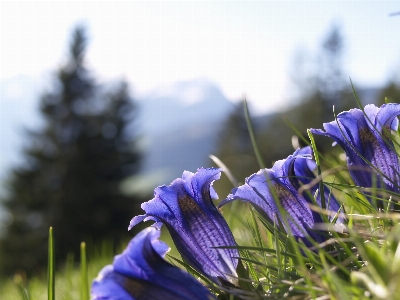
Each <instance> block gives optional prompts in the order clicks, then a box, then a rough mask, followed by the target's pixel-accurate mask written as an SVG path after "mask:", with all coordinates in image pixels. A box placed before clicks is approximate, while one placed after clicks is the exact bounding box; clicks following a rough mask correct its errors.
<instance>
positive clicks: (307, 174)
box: [290, 146, 343, 224]
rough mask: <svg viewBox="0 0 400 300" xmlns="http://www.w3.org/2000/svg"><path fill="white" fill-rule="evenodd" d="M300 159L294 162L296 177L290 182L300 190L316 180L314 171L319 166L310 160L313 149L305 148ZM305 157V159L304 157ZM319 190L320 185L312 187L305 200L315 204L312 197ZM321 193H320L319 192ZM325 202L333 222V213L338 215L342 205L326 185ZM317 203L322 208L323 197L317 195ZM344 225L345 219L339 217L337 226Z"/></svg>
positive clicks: (330, 219)
mask: <svg viewBox="0 0 400 300" xmlns="http://www.w3.org/2000/svg"><path fill="white" fill-rule="evenodd" d="M297 155H298V157H297V158H296V159H295V162H294V174H293V175H294V176H293V177H291V179H290V181H291V182H292V184H293V186H294V187H295V188H296V189H297V190H298V189H299V188H300V187H301V186H302V185H307V184H310V183H311V181H313V180H314V179H315V175H314V173H313V170H315V169H316V167H317V164H316V163H315V161H314V160H312V159H308V158H307V157H310V156H311V155H312V150H311V147H309V146H307V147H303V148H301V149H299V150H298V152H297ZM302 156H304V157H302ZM317 189H319V184H314V185H312V186H311V187H310V189H309V191H308V193H307V192H303V194H302V195H303V196H304V198H305V199H306V200H307V202H308V203H313V200H312V199H311V197H310V195H315V193H316V192H317ZM318 193H319V192H318ZM324 200H325V207H327V209H328V210H329V211H330V212H331V214H329V221H332V220H333V217H334V215H333V214H332V213H336V212H338V211H339V209H340V204H339V202H338V201H337V200H336V198H335V196H334V195H333V194H332V193H331V190H330V189H329V188H328V187H327V186H325V185H324ZM315 201H316V203H317V205H318V206H319V207H322V203H321V201H322V197H321V196H320V195H319V194H317V197H316V198H315ZM339 223H343V218H342V217H340V216H338V218H337V220H336V224H339Z"/></svg>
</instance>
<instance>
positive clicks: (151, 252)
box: [91, 227, 215, 300]
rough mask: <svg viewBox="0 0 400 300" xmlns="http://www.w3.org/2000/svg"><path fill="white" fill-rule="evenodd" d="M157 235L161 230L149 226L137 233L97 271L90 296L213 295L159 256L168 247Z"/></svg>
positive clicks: (179, 299) (131, 299)
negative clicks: (111, 260) (111, 261)
mask: <svg viewBox="0 0 400 300" xmlns="http://www.w3.org/2000/svg"><path fill="white" fill-rule="evenodd" d="M159 236H160V231H159V230H157V229H155V228H151V227H150V228H146V229H144V230H143V231H141V232H140V233H139V234H137V235H136V236H135V237H134V238H133V239H132V240H131V242H130V243H129V245H128V247H127V248H126V249H125V251H124V252H123V253H122V254H120V255H117V256H116V257H115V258H114V263H113V265H108V266H106V267H104V268H103V269H102V270H101V271H100V273H99V275H98V277H97V278H96V279H95V280H94V281H93V284H92V291H91V297H92V298H91V299H92V300H135V299H154V300H157V299H159V300H166V299H171V300H191V299H197V300H206V299H215V298H214V297H213V296H212V295H211V294H210V292H209V290H208V289H207V288H205V287H204V286H203V285H201V284H200V282H198V281H197V280H196V279H195V278H194V277H192V276H191V275H189V274H188V273H186V272H184V271H183V270H181V269H179V268H177V267H175V266H173V265H171V264H169V263H168V262H166V261H165V260H164V259H163V258H162V257H163V256H164V255H165V253H166V252H167V251H168V250H169V248H168V246H167V245H166V244H164V243H163V242H161V241H159V240H158V238H159Z"/></svg>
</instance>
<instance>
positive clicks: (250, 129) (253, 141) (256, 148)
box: [243, 98, 265, 169]
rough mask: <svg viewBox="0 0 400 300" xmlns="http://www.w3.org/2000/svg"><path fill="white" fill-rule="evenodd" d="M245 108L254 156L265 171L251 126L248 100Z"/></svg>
mask: <svg viewBox="0 0 400 300" xmlns="http://www.w3.org/2000/svg"><path fill="white" fill-rule="evenodd" d="M243 108H244V115H245V117H246V124H247V129H248V130H249V135H250V140H251V145H252V146H253V150H254V154H255V156H256V158H257V162H258V165H259V166H260V168H261V169H265V166H264V162H263V160H262V158H261V154H260V151H259V150H258V146H257V142H256V138H255V136H254V130H253V125H252V124H251V119H250V113H249V108H248V107H247V101H246V98H244V99H243Z"/></svg>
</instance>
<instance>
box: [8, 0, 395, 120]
mask: <svg viewBox="0 0 400 300" xmlns="http://www.w3.org/2000/svg"><path fill="white" fill-rule="evenodd" d="M398 11H400V2H399V1H368V0H367V1H366V0H363V1H102V2H100V1H64V2H62V1H46V2H40V1H34V2H20V1H12V2H11V1H10V2H6V1H2V2H1V49H2V50H1V80H6V79H7V78H11V77H14V76H16V75H20V74H25V75H29V76H33V77H35V78H40V79H42V78H43V80H45V79H44V78H46V77H43V75H45V74H49V72H51V71H53V70H55V68H56V67H57V66H58V65H60V64H61V63H62V62H63V60H64V59H65V52H66V49H67V41H68V39H69V34H70V30H71V29H72V28H73V27H74V25H75V24H77V23H79V22H84V23H85V24H87V25H88V28H89V32H90V45H89V51H88V64H89V65H90V66H91V67H93V68H94V69H95V70H96V71H97V72H98V73H99V75H100V76H101V78H103V79H108V78H115V77H121V76H122V77H125V78H126V79H128V80H129V81H130V82H131V83H133V86H134V91H136V93H145V92H146V91H149V90H151V89H153V88H155V87H158V86H168V85H169V84H171V83H173V82H175V81H179V80H190V79H195V78H208V79H211V80H214V81H216V82H217V83H218V84H219V85H220V86H221V88H222V90H223V92H224V93H225V95H226V96H227V97H229V98H230V99H233V100H238V99H240V98H241V97H242V95H243V94H246V96H247V97H248V99H249V100H250V102H251V103H252V105H253V107H254V108H256V111H257V112H258V113H259V112H265V111H268V110H272V109H275V108H279V107H281V106H282V104H284V103H286V104H287V103H288V102H287V101H288V99H289V98H290V85H289V78H288V70H289V67H290V63H291V61H292V58H293V55H294V53H295V51H296V49H297V48H299V47H302V48H304V49H308V50H309V51H316V49H317V47H318V45H319V43H320V42H321V39H322V38H323V36H324V34H325V33H326V32H327V31H328V28H329V26H330V25H331V24H333V23H336V24H339V25H340V26H341V28H342V29H343V33H344V35H345V38H346V60H345V66H346V75H347V76H348V77H351V78H352V79H353V81H355V82H356V83H361V84H365V85H380V84H383V83H384V82H385V80H386V79H387V78H388V76H389V74H390V73H391V72H392V71H393V70H395V69H396V68H398V67H399V65H400V38H399V35H398V33H399V32H400V30H399V29H400V16H397V17H389V14H390V13H393V12H398ZM3 100H4V99H2V100H1V101H3ZM284 100H286V102H285V101H284Z"/></svg>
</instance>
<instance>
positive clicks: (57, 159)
mask: <svg viewBox="0 0 400 300" xmlns="http://www.w3.org/2000/svg"><path fill="white" fill-rule="evenodd" d="M86 47H87V38H86V34H85V28H84V27H81V26H79V27H77V28H76V29H75V30H74V32H73V36H72V42H71V45H70V48H69V57H68V61H67V63H66V64H65V65H64V66H62V67H61V68H60V69H59V70H58V72H57V74H56V78H55V79H56V80H55V88H54V89H53V90H52V91H50V92H47V93H45V94H44V95H43V96H42V98H41V102H40V110H41V114H42V116H43V117H44V120H45V125H44V127H43V128H42V129H41V130H38V131H29V132H28V136H29V137H30V143H29V146H27V148H26V149H25V151H24V153H25V160H26V162H25V163H24V164H23V165H22V166H20V167H18V168H15V169H14V171H13V174H12V176H11V180H10V182H9V190H8V196H7V198H6V199H4V204H5V207H6V208H7V209H8V211H9V212H10V213H11V215H12V217H13V222H12V223H11V225H10V226H9V227H8V228H7V232H6V235H5V237H4V238H3V239H2V241H1V252H2V253H1V262H0V269H1V270H2V271H3V272H5V273H11V272H14V271H17V270H24V271H25V272H28V273H30V272H32V271H37V270H40V269H41V268H42V267H43V266H45V265H46V262H47V233H48V229H49V227H50V226H52V227H53V228H54V234H55V245H56V255H57V259H58V260H62V259H65V258H66V255H67V253H69V252H74V253H75V254H78V250H79V245H80V242H81V241H87V242H93V243H96V242H99V241H101V240H104V239H109V240H114V241H115V242H118V241H120V240H121V239H124V238H126V237H127V235H128V233H127V227H128V225H129V221H130V219H131V218H132V217H133V216H134V214H135V210H139V209H140V203H141V201H142V200H143V199H138V198H137V197H136V198H132V197H128V196H126V195H124V194H123V193H122V192H121V190H120V184H121V182H122V181H123V180H124V179H126V178H127V177H128V176H131V175H133V174H135V173H137V172H138V170H139V167H140V158H141V155H140V153H139V151H138V148H137V147H136V137H135V136H137V134H136V135H135V133H133V134H132V132H134V129H135V128H134V127H133V126H131V125H132V120H133V119H134V117H135V112H136V110H135V106H134V102H133V101H132V99H131V97H130V95H129V87H128V85H127V84H126V83H125V82H112V83H110V84H107V85H105V84H103V85H99V84H97V83H96V80H95V79H94V77H93V74H92V73H91V72H90V71H89V70H88V69H87V68H86V67H85V52H86ZM75 257H78V255H76V256H75Z"/></svg>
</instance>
